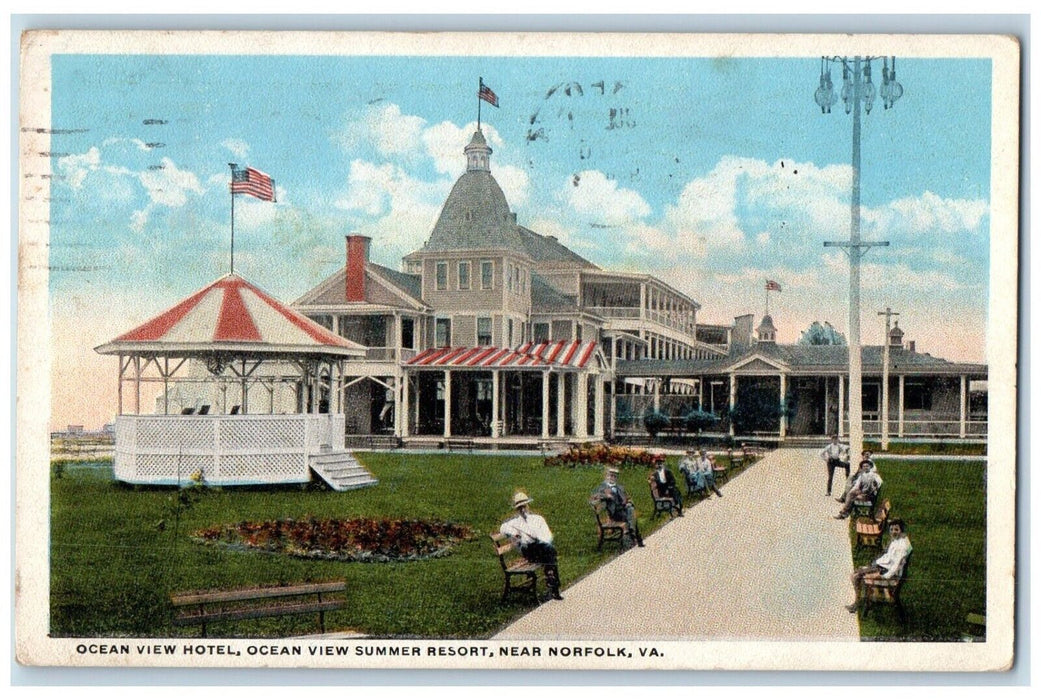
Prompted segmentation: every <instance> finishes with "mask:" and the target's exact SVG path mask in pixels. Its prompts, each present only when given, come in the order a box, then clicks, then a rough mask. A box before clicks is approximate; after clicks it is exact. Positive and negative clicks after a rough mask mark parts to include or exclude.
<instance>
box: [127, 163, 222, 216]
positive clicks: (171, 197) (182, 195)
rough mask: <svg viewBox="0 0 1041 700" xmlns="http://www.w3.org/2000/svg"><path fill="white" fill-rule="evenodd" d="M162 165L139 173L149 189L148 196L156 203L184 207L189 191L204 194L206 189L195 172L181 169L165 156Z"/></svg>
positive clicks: (139, 177) (142, 181)
mask: <svg viewBox="0 0 1041 700" xmlns="http://www.w3.org/2000/svg"><path fill="white" fill-rule="evenodd" d="M160 165H161V166H162V167H161V168H159V169H156V170H145V171H143V172H141V173H140V174H139V175H138V179H139V180H140V181H141V184H142V185H144V187H145V189H146V190H148V196H149V197H150V198H151V200H152V201H153V202H155V203H156V204H161V205H163V206H167V207H182V206H184V205H185V203H186V202H187V201H188V193H189V192H192V193H195V194H202V193H203V192H205V191H206V190H205V189H203V186H202V184H200V182H199V178H198V177H197V176H196V175H195V173H193V172H191V171H189V170H181V169H180V168H178V167H177V165H176V164H174V162H173V161H172V160H170V159H169V158H163V159H162V160H161V161H160Z"/></svg>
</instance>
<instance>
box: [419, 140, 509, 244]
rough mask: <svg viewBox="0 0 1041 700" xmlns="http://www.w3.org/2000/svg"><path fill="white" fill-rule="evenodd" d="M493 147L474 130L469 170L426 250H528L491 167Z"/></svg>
mask: <svg viewBox="0 0 1041 700" xmlns="http://www.w3.org/2000/svg"><path fill="white" fill-rule="evenodd" d="M491 150H492V149H491V148H489V147H488V146H487V144H486V142H485V140H484V135H483V134H481V132H480V131H477V132H474V135H473V138H472V139H471V140H470V143H469V145H468V146H467V147H466V148H465V149H464V151H465V152H466V155H467V170H466V172H465V173H463V174H462V176H460V178H459V179H458V180H456V183H455V185H454V186H453V187H452V191H451V192H450V193H449V195H448V199H447V200H445V206H444V207H443V208H442V209H441V215H440V216H439V217H438V219H437V223H436V224H434V230H433V231H432V232H431V233H430V239H429V240H428V241H427V242H426V245H424V246H423V250H427V251H432V250H460V249H468V248H506V249H508V250H514V251H517V252H520V253H524V254H527V249H526V248H525V246H524V240H523V238H522V237H521V235H520V233H519V232H518V230H517V221H516V219H515V218H514V215H513V213H512V212H510V205H509V203H507V201H506V195H504V194H503V192H502V188H501V187H499V183H498V182H496V181H495V178H494V177H492V174H491V172H490V171H489V170H488V155H489V154H490V153H491Z"/></svg>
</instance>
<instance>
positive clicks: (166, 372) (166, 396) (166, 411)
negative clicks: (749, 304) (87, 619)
mask: <svg viewBox="0 0 1041 700" xmlns="http://www.w3.org/2000/svg"><path fill="white" fill-rule="evenodd" d="M963 379H964V377H963ZM169 381H170V358H169V357H164V358H163V415H164V416H168V415H170V385H169ZM963 402H964V400H963Z"/></svg>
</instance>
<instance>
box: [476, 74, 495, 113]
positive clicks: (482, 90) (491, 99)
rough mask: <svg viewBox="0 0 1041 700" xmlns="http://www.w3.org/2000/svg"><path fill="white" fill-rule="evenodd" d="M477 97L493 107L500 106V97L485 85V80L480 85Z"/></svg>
mask: <svg viewBox="0 0 1041 700" xmlns="http://www.w3.org/2000/svg"><path fill="white" fill-rule="evenodd" d="M477 97H478V98H480V99H482V100H484V101H485V102H487V103H488V104H490V105H491V106H492V107H498V106H499V96H498V95H496V94H495V93H494V92H492V89H491V88H490V87H488V86H487V85H485V84H484V80H481V81H480V82H479V83H478V90H477Z"/></svg>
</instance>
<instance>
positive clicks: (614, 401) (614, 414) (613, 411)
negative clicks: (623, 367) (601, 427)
mask: <svg viewBox="0 0 1041 700" xmlns="http://www.w3.org/2000/svg"><path fill="white" fill-rule="evenodd" d="M617 381H618V380H617V379H616V378H615V375H612V377H611V391H610V393H609V394H608V400H609V401H610V402H611V406H610V407H609V409H608V411H609V414H610V417H609V422H608V426H607V429H608V431H609V435H610V436H611V437H614V433H615V430H617V425H618V398H617V393H616V392H617V388H616V386H615V384H616V382H617Z"/></svg>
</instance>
